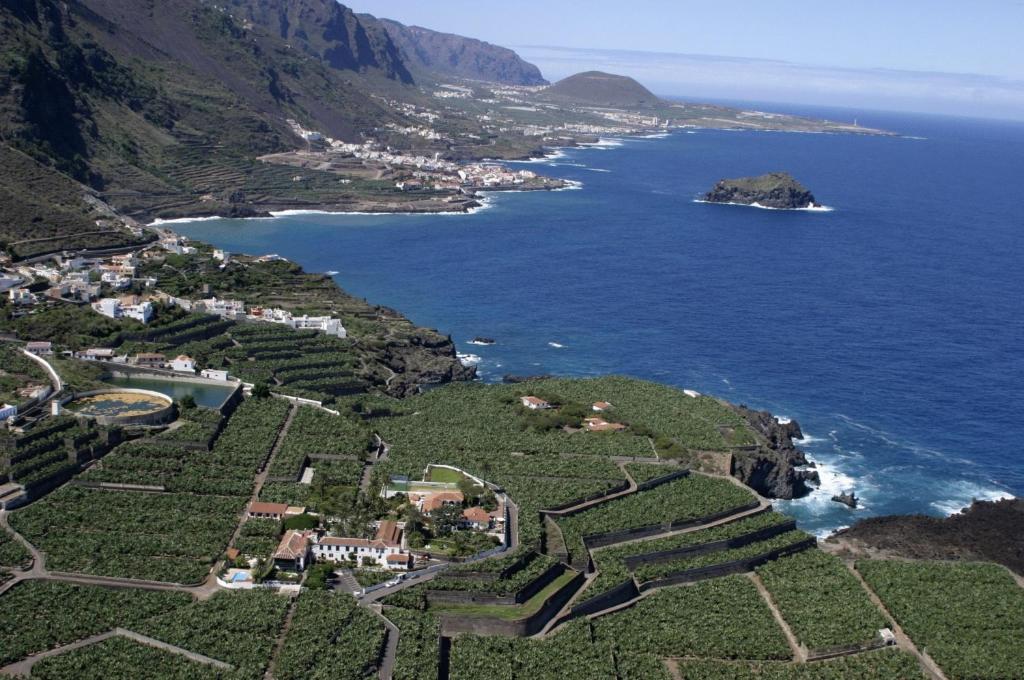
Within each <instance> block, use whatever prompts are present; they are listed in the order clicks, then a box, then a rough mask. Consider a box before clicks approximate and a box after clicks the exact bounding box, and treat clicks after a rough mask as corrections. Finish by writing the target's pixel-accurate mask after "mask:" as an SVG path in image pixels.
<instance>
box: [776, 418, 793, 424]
mask: <svg viewBox="0 0 1024 680" xmlns="http://www.w3.org/2000/svg"><path fill="white" fill-rule="evenodd" d="M775 422H777V423H778V424H779V425H789V424H790V423H791V422H793V419H792V418H790V417H789V416H775Z"/></svg>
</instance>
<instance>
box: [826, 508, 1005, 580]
mask: <svg viewBox="0 0 1024 680" xmlns="http://www.w3.org/2000/svg"><path fill="white" fill-rule="evenodd" d="M827 542H829V543H838V544H841V545H844V546H845V547H846V548H848V549H850V550H853V551H855V552H856V553H857V554H863V555H867V556H870V555H871V554H872V552H871V551H881V552H882V553H883V554H884V555H887V556H895V557H905V558H908V559H919V560H982V561H985V560H988V561H992V562H997V563H999V564H1002V565H1003V566H1006V567H1009V568H1010V569H1012V570H1013V571H1015V572H1017V573H1018V574H1021V575H1024V499H1020V498H1013V499H1004V500H1001V501H974V503H973V504H971V507H969V508H967V509H966V510H964V511H962V512H959V513H957V514H955V515H951V516H949V517H945V518H939V517H931V516H928V515H888V516H885V517H869V518H867V519H862V520H860V521H859V522H857V523H856V524H854V525H853V526H852V527H850V528H849V529H842V530H840V531H837V532H836V533H835V534H833V535H832V536H830V537H829V538H828V539H827Z"/></svg>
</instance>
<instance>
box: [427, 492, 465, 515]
mask: <svg viewBox="0 0 1024 680" xmlns="http://www.w3.org/2000/svg"><path fill="white" fill-rule="evenodd" d="M465 499H466V497H465V496H463V495H462V492H461V491H439V492H437V493H432V494H429V495H428V496H427V499H426V500H425V501H423V512H433V511H434V510H437V509H438V508H439V507H441V506H442V505H445V504H455V503H461V502H462V501H464V500H465Z"/></svg>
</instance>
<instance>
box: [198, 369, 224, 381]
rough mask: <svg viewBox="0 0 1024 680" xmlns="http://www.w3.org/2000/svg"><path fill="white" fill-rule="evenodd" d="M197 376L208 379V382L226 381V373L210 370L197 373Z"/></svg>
mask: <svg viewBox="0 0 1024 680" xmlns="http://www.w3.org/2000/svg"><path fill="white" fill-rule="evenodd" d="M199 375H201V376H202V377H204V378H209V379H210V380H219V381H221V382H227V380H228V372H227V371H218V370H216V369H212V368H204V369H203V370H201V371H199Z"/></svg>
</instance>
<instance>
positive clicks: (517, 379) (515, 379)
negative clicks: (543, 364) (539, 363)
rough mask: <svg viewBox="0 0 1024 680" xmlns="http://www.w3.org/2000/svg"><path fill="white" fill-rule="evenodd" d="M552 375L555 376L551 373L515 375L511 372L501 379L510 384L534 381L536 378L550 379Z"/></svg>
mask: <svg viewBox="0 0 1024 680" xmlns="http://www.w3.org/2000/svg"><path fill="white" fill-rule="evenodd" d="M552 377H554V376H552V375H550V374H543V375H513V374H511V373H509V374H508V375H505V376H504V377H502V379H501V381H502V382H504V383H507V384H509V385H516V384H518V383H524V382H533V381H535V380H550V379H551V378H552Z"/></svg>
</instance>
